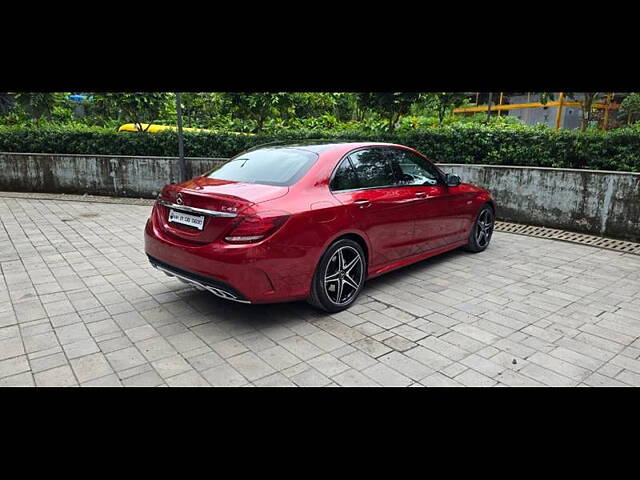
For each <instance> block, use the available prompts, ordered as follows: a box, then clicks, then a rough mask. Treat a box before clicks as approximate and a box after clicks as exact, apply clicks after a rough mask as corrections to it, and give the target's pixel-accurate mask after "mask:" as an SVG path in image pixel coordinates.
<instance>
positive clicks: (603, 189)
mask: <svg viewBox="0 0 640 480" xmlns="http://www.w3.org/2000/svg"><path fill="white" fill-rule="evenodd" d="M225 160H226V159H221V158H217V159H216V158H188V159H187V170H188V175H189V177H193V176H196V175H198V174H200V173H203V172H205V171H207V170H209V169H211V168H213V167H214V166H216V165H218V164H220V163H221V162H224V161H225ZM440 166H441V167H442V168H443V169H444V170H445V171H448V172H452V173H455V174H457V175H460V177H461V178H462V181H464V182H471V183H475V184H476V185H480V186H482V187H485V188H488V189H489V190H490V191H491V192H492V194H493V195H494V197H495V199H496V201H497V203H498V218H499V219H501V220H505V221H512V222H518V223H527V224H531V225H541V226H547V227H554V228H562V229H566V230H573V231H578V232H585V233H590V234H596V235H604V236H609V237H614V238H621V239H625V240H631V241H640V174H638V173H622V172H607V171H601V170H570V169H551V168H535V167H509V166H495V165H465V164H441V165H440ZM179 178H180V168H179V164H178V159H177V158H173V157H128V156H108V155H58V154H42V153H1V152H0V190H5V191H18V192H19V191H22V192H24V191H32V192H52V193H80V194H82V193H91V194H102V195H115V196H127V197H147V198H153V197H155V196H156V195H157V194H158V192H159V190H160V189H161V188H162V186H163V185H165V184H167V183H170V182H177V181H178V180H179Z"/></svg>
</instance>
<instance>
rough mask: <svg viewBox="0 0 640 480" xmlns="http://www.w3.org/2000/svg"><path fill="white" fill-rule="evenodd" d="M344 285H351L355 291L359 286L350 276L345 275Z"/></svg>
mask: <svg viewBox="0 0 640 480" xmlns="http://www.w3.org/2000/svg"><path fill="white" fill-rule="evenodd" d="M342 283H343V284H347V285H349V286H350V287H351V288H353V289H354V290H357V289H358V284H357V283H356V282H355V281H354V280H353V278H351V277H350V276H349V275H345V276H344V279H343V280H342Z"/></svg>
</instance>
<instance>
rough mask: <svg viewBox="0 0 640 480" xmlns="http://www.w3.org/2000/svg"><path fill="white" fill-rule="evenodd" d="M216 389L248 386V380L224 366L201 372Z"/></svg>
mask: <svg viewBox="0 0 640 480" xmlns="http://www.w3.org/2000/svg"><path fill="white" fill-rule="evenodd" d="M200 375H202V376H203V377H204V378H205V379H206V380H207V382H209V383H210V384H211V385H213V386H214V387H237V386H242V385H246V384H247V379H246V378H244V377H243V376H242V375H240V374H239V373H238V372H237V371H236V370H234V369H233V368H232V367H230V366H229V365H226V364H223V365H218V366H216V367H211V368H209V369H207V370H203V371H202V372H200Z"/></svg>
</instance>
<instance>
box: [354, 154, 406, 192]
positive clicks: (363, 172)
mask: <svg viewBox="0 0 640 480" xmlns="http://www.w3.org/2000/svg"><path fill="white" fill-rule="evenodd" d="M349 159H350V160H351V164H352V165H353V168H354V169H355V171H356V175H357V177H358V182H359V183H360V187H361V188H367V187H386V186H389V185H393V184H394V183H395V179H394V177H393V171H392V170H391V164H390V163H389V162H388V161H387V156H386V155H385V154H384V151H383V150H382V149H380V148H370V149H366V150H358V151H357V152H354V153H352V154H351V155H349Z"/></svg>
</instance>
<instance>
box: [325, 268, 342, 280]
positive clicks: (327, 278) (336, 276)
mask: <svg viewBox="0 0 640 480" xmlns="http://www.w3.org/2000/svg"><path fill="white" fill-rule="evenodd" d="M339 278H340V270H338V271H337V272H336V273H332V274H331V275H327V276H326V277H324V283H328V282H335V281H336V280H338V279H339Z"/></svg>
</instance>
